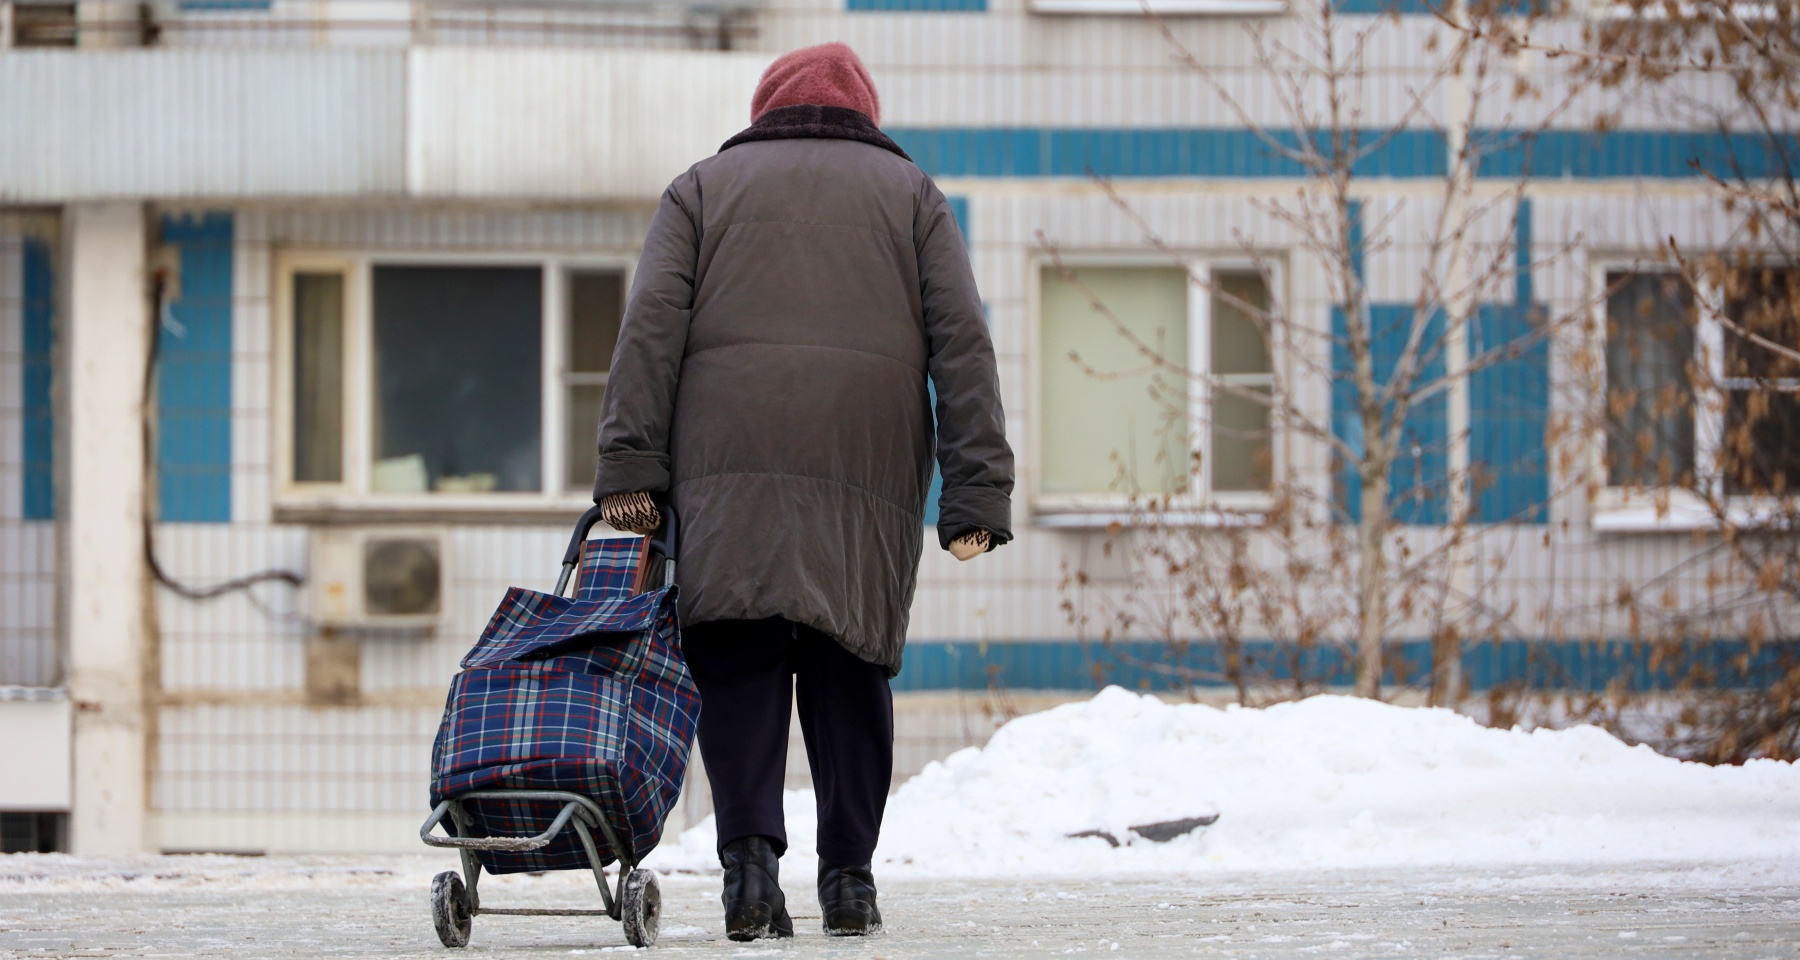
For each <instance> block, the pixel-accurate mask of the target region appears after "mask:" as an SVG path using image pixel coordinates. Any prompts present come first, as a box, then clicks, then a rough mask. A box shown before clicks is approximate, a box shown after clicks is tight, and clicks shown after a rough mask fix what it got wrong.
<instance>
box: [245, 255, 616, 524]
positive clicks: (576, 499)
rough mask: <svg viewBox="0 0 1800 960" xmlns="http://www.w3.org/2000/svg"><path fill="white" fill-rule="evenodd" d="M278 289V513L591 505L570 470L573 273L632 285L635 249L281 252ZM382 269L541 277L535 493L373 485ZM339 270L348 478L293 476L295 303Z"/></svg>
mask: <svg viewBox="0 0 1800 960" xmlns="http://www.w3.org/2000/svg"><path fill="white" fill-rule="evenodd" d="M274 260H275V263H274V269H273V270H272V271H271V277H272V282H273V284H274V289H273V290H271V296H272V299H273V306H274V310H273V311H272V313H273V323H272V333H273V336H274V342H273V344H272V345H271V349H270V352H269V353H270V361H271V363H272V365H273V369H272V371H271V376H270V378H269V383H270V389H271V392H272V395H271V396H270V398H269V411H270V417H271V420H272V423H271V429H270V431H269V435H270V438H271V439H272V441H273V449H272V450H271V451H270V468H271V471H272V474H273V476H272V478H271V479H272V481H273V488H274V491H275V496H274V506H275V509H276V511H277V513H278V514H280V513H286V514H290V515H293V516H295V517H297V518H302V519H304V518H307V517H309V516H314V515H320V514H324V515H330V514H338V513H342V514H348V515H367V516H386V515H391V514H397V515H402V516H408V517H410V516H419V517H424V516H427V515H432V514H446V513H448V514H458V515H464V514H501V515H513V514H529V513H534V512H547V513H553V514H556V515H559V516H560V515H562V514H566V513H567V512H568V511H570V510H574V511H576V512H579V511H581V510H582V509H585V508H586V507H587V506H588V505H589V504H591V503H592V496H591V495H590V494H589V493H588V492H587V491H583V490H573V491H569V490H564V489H563V480H564V474H565V473H566V472H567V471H566V467H567V463H566V459H565V450H564V444H565V442H566V439H565V438H564V436H563V432H564V430H565V429H566V424H567V423H568V420H567V411H566V410H565V409H564V398H565V396H566V394H567V391H566V390H565V388H564V382H565V376H566V375H567V374H568V373H570V371H569V370H568V351H569V336H570V331H569V329H568V318H567V316H566V306H567V303H568V275H569V274H570V273H571V272H573V271H581V270H610V271H617V272H619V273H620V274H622V275H623V278H622V283H623V284H624V288H625V289H626V290H630V288H631V280H632V272H633V270H634V269H635V267H636V257H635V255H632V254H627V253H616V254H615V253H598V254H592V255H579V256H577V255H569V254H567V253H560V252H525V253H521V252H516V251H507V252H495V253H461V252H458V253H445V252H443V251H433V250H411V251H409V250H380V251H334V250H283V251H278V252H277V253H275V254H274ZM382 266H452V267H536V268H538V269H539V271H540V276H541V278H542V282H543V293H542V296H541V297H540V298H539V299H540V305H541V311H542V315H541V317H540V321H539V322H540V324H541V327H540V343H541V344H542V347H541V355H540V358H539V360H540V364H541V366H540V368H539V370H540V373H539V378H538V379H539V393H540V398H539V404H540V406H539V418H540V419H539V423H540V429H541V430H542V433H543V436H542V439H541V449H540V456H541V457H542V461H541V463H540V465H539V469H540V471H541V474H540V487H539V489H538V490H536V491H496V492H493V493H417V494H413V493H377V492H374V491H372V490H370V489H369V480H370V476H369V475H370V470H371V469H372V467H373V465H374V461H373V451H372V449H371V444H372V442H373V437H372V433H373V431H372V429H371V423H370V416H371V413H372V397H373V387H374V383H373V377H374V370H373V340H372V338H373V336H374V317H373V316H372V315H371V314H372V302H371V298H372V297H373V294H374V286H373V276H374V270H375V268H376V267H382ZM326 271H335V272H340V273H342V274H343V276H344V299H345V303H344V401H343V414H344V452H343V480H342V482H340V483H317V482H310V483H299V482H296V481H294V479H293V476H294V464H293V440H294V435H293V431H294V403H293V371H294V367H293V364H294V356H293V329H294V327H293V324H294V317H293V310H294V303H293V297H294V292H293V291H294V284H293V278H294V274H295V273H309V272H326Z"/></svg>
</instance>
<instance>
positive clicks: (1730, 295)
mask: <svg viewBox="0 0 1800 960" xmlns="http://www.w3.org/2000/svg"><path fill="white" fill-rule="evenodd" d="M1727 287H1728V289H1726V290H1724V291H1723V293H1724V308H1725V317H1726V319H1727V320H1728V321H1729V323H1727V324H1723V326H1725V327H1726V330H1725V332H1724V333H1723V334H1722V335H1721V337H1720V340H1721V341H1722V344H1723V348H1722V349H1721V350H1720V354H1721V356H1720V362H1721V364H1722V367H1723V369H1722V370H1721V376H1720V377H1719V383H1718V389H1719V391H1720V393H1721V394H1723V400H1724V408H1725V425H1724V430H1723V431H1722V433H1721V435H1720V460H1721V463H1720V466H1721V468H1722V469H1723V471H1724V475H1725V476H1724V479H1725V492H1726V493H1727V494H1734V495H1735V494H1768V495H1775V496H1780V495H1784V494H1791V493H1794V492H1795V491H1800V359H1796V358H1795V356H1794V351H1796V350H1800V269H1797V268H1791V267H1790V268H1775V267H1762V268H1757V269H1751V270H1743V271H1739V272H1738V274H1737V275H1736V276H1734V277H1732V278H1731V280H1730V281H1729V282H1728V284H1727Z"/></svg>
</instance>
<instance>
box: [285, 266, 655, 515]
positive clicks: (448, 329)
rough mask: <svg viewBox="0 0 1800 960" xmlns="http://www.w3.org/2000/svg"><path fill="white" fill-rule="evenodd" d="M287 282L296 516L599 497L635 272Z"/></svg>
mask: <svg viewBox="0 0 1800 960" xmlns="http://www.w3.org/2000/svg"><path fill="white" fill-rule="evenodd" d="M280 278H281V279H280V283H281V316H282V317H283V318H284V322H283V328H282V331H281V337H280V343H281V344H282V349H283V354H282V361H281V366H280V368H279V369H280V370H281V374H282V383H281V385H280V387H279V389H278V400H279V401H280V402H279V403H278V407H279V408H280V409H279V415H280V417H281V419H282V421H283V427H284V429H282V430H280V431H278V433H279V435H281V436H282V437H283V443H282V447H281V450H280V454H279V455H278V457H277V460H278V469H280V470H281V471H282V479H283V480H284V483H283V490H284V498H285V499H286V500H287V501H304V500H307V499H327V500H331V501H333V502H342V497H343V495H345V494H353V495H358V496H362V495H366V496H367V498H368V499H370V500H371V501H379V502H384V503H395V502H406V501H407V499H408V498H412V499H413V500H417V501H419V502H421V503H443V502H446V501H456V500H457V499H458V498H462V499H469V498H475V499H477V500H479V501H481V502H503V501H504V500H505V499H506V498H507V497H508V496H510V497H511V498H512V499H513V500H519V499H520V498H521V497H530V498H534V499H538V500H541V499H543V498H544V497H546V496H550V497H557V498H561V497H564V496H567V497H571V498H573V497H577V496H585V494H586V493H587V491H588V489H589V487H590V486H591V484H592V483H593V472H594V456H595V454H594V437H595V433H596V430H597V428H598V425H599V416H600V402H601V398H602V396H603V394H604V391H605V389H606V375H607V370H608V368H609V367H610V366H611V363H612V351H613V344H614V342H615V341H616V340H617V339H618V331H619V324H620V320H621V318H622V316H623V313H624V297H625V271H624V269H623V267H622V266H602V265H585V264H565V263H561V262H558V261H553V260H548V259H538V260H511V261H507V262H492V263H469V262H443V261H435V262H434V261H429V260H422V261H420V262H406V261H386V260H380V261H376V260H368V259H358V258H343V259H339V258H323V257H321V258H314V257H303V256H294V257H290V258H287V260H286V261H285V262H284V264H283V269H282V271H281V273H280ZM496 498H498V499H496Z"/></svg>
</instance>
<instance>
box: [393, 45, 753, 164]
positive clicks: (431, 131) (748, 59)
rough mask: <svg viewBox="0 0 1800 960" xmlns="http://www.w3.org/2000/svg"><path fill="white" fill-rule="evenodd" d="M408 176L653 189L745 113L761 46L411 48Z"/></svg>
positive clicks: (745, 121)
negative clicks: (745, 50) (748, 50)
mask: <svg viewBox="0 0 1800 960" xmlns="http://www.w3.org/2000/svg"><path fill="white" fill-rule="evenodd" d="M408 56H409V61H408V63H409V66H408V71H409V73H408V78H409V83H410V96H409V101H410V102H409V105H408V110H407V120H408V138H407V180H408V183H409V186H410V187H411V190H412V192H413V193H414V194H416V195H418V196H422V197H440V196H442V197H587V198H595V199H635V198H644V197H656V196H660V195H661V193H662V191H663V188H664V187H666V186H668V183H669V181H670V180H671V179H673V178H674V177H675V176H676V175H677V174H679V173H680V172H681V171H682V170H685V169H686V168H687V167H688V166H689V165H691V164H693V163H694V162H695V161H696V160H700V159H702V158H705V157H707V156H709V155H711V154H712V153H714V152H716V151H717V150H718V149H719V144H721V143H723V142H725V140H726V139H728V138H729V137H730V136H731V135H732V134H734V133H737V132H738V131H739V130H742V129H743V128H744V127H746V126H748V125H749V104H750V95H751V93H752V92H754V90H755V88H756V81H757V78H758V77H759V76H761V74H762V71H763V69H764V68H765V67H766V66H767V65H768V62H769V59H770V58H768V57H766V56H763V55H761V54H726V53H691V52H675V51H605V52H591V51H581V50H534V51H530V52H529V54H526V53H523V52H521V51H517V50H484V49H477V48H464V49H454V48H452V49H444V48H416V49H414V50H412V51H411V52H410V53H409V55H408Z"/></svg>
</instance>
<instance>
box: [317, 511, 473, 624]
mask: <svg viewBox="0 0 1800 960" xmlns="http://www.w3.org/2000/svg"><path fill="white" fill-rule="evenodd" d="M444 544H445V537H444V534H443V532H442V531H440V530H434V529H429V528H423V529H422V528H419V527H315V528H313V532H312V543H311V554H312V557H311V560H312V563H311V566H312V569H311V571H310V574H309V576H308V577H307V580H308V582H309V583H310V584H311V594H312V618H313V620H314V621H315V622H317V623H318V624H319V625H320V626H324V627H335V628H340V629H345V630H359V629H361V630H370V629H374V630H380V631H388V630H398V631H402V632H421V633H422V632H425V631H427V630H428V628H431V627H434V626H436V625H437V623H438V622H439V621H440V620H441V619H442V616H443V612H444V610H445V608H446V605H445V602H444V584H445V576H444V571H445V568H446V566H447V563H446V557H445V549H444Z"/></svg>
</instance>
